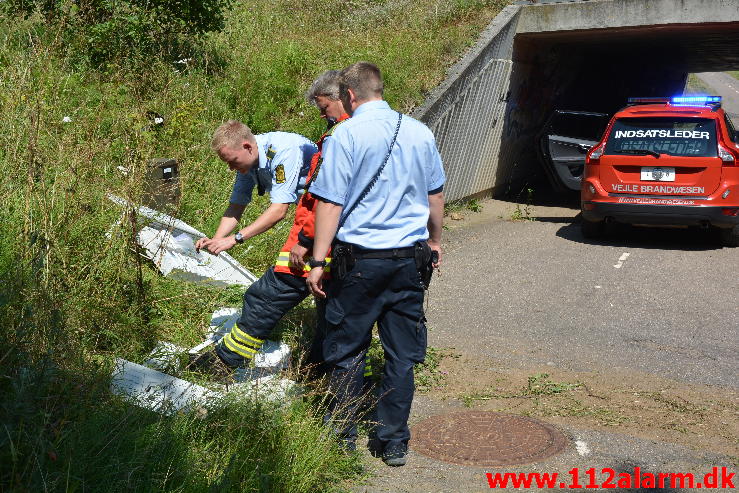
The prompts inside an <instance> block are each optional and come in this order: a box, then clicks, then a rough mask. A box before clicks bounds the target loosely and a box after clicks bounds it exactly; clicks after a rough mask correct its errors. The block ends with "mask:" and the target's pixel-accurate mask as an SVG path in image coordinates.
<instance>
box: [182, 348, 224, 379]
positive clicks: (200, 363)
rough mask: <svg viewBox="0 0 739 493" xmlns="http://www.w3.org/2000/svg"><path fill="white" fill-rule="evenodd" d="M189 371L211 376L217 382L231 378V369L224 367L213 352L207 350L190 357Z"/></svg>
mask: <svg viewBox="0 0 739 493" xmlns="http://www.w3.org/2000/svg"><path fill="white" fill-rule="evenodd" d="M187 368H188V369H189V370H194V371H197V372H200V373H205V374H207V375H212V376H214V377H216V378H217V379H219V380H222V379H228V378H230V377H232V376H233V368H231V367H230V366H228V365H226V364H225V363H224V362H223V361H222V360H221V358H220V357H219V356H218V353H216V352H215V350H208V351H205V352H203V353H199V354H192V355H190V363H189V364H188V365H187Z"/></svg>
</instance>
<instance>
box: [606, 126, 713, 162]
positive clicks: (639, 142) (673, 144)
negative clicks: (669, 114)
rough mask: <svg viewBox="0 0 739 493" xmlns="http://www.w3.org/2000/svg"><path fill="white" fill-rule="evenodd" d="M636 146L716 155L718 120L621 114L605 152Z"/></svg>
mask: <svg viewBox="0 0 739 493" xmlns="http://www.w3.org/2000/svg"><path fill="white" fill-rule="evenodd" d="M634 150H639V151H651V152H657V153H660V154H669V155H671V156H691V157H715V156H717V154H718V151H717V148H716V123H715V122H714V120H711V119H708V118H620V119H618V120H616V122H615V123H614V124H613V129H611V133H610V135H609V137H608V142H607V143H606V149H605V154H634V152H633V151H634Z"/></svg>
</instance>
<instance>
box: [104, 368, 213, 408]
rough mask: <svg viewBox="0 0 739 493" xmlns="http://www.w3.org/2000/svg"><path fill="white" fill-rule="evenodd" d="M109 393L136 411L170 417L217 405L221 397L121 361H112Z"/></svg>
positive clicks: (165, 375) (177, 379)
mask: <svg viewBox="0 0 739 493" xmlns="http://www.w3.org/2000/svg"><path fill="white" fill-rule="evenodd" d="M110 385H111V391H112V392H113V393H114V394H117V395H121V396H124V397H126V398H127V399H129V400H130V401H131V402H132V403H134V404H136V405H137V406H139V407H143V408H147V409H151V410H152V411H156V412H158V413H161V414H166V415H171V414H174V413H176V412H177V411H180V410H193V409H195V408H197V407H209V406H214V405H217V404H218V402H219V401H220V400H221V399H222V398H223V394H221V393H220V392H215V391H212V390H209V389H206V388H205V387H202V386H200V385H197V384H194V383H192V382H188V381H187V380H182V379H180V378H177V377H173V376H171V375H167V374H166V373H162V372H160V371H157V370H153V369H151V368H147V367H146V366H143V365H137V364H136V363H132V362H130V361H126V360H124V359H120V358H118V359H116V364H115V370H114V371H113V380H112V382H111V384H110Z"/></svg>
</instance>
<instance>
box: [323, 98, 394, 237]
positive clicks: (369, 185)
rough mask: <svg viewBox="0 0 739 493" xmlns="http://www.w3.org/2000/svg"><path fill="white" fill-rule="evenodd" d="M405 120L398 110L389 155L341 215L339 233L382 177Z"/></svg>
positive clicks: (337, 229)
mask: <svg viewBox="0 0 739 493" xmlns="http://www.w3.org/2000/svg"><path fill="white" fill-rule="evenodd" d="M402 120H403V114H402V113H400V112H398V125H397V126H396V127H395V135H393V140H392V142H390V148H389V149H388V150H387V155H386V156H385V160H384V161H383V162H382V164H381V165H380V167H379V168H378V169H377V173H375V176H374V177H372V179H371V180H370V181H369V183H367V186H366V187H364V190H362V193H360V194H359V197H358V198H357V201H356V202H354V203H353V204H352V206H351V207H350V208H348V209H346V213H344V214H343V215H342V216H341V219H340V220H339V226H338V227H337V228H336V232H337V233H338V232H339V230H340V229H341V227H342V226H343V225H344V223H345V222H346V218H348V217H349V214H351V213H352V211H354V209H355V208H356V207H357V206H358V205H359V203H360V202H362V201H363V200H364V199H365V198H366V197H367V194H369V192H370V190H372V187H374V186H375V183H377V180H378V179H379V178H380V175H381V174H382V170H383V169H385V165H386V164H387V161H388V159H390V154H391V153H392V152H393V147H395V141H396V140H397V139H398V132H399V131H400V122H401V121H402Z"/></svg>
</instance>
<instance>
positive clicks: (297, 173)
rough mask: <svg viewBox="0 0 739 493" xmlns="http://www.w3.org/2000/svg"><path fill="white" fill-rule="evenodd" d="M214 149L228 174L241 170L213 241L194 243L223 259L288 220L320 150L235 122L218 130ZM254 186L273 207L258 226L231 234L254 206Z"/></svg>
mask: <svg viewBox="0 0 739 493" xmlns="http://www.w3.org/2000/svg"><path fill="white" fill-rule="evenodd" d="M211 147H212V148H213V150H214V151H215V152H216V153H217V154H218V157H220V158H221V160H222V161H224V162H225V163H226V164H228V167H229V169H231V170H232V171H236V181H235V182H234V186H233V191H232V192H231V199H230V201H229V205H228V208H227V209H226V212H224V213H223V217H222V218H221V222H220V224H219V225H218V229H216V233H215V234H214V235H213V238H212V239H211V238H201V239H199V240H198V241H197V243H195V247H196V248H198V249H201V248H204V249H206V250H208V251H209V252H210V253H212V254H213V255H218V254H219V253H221V252H224V251H226V250H228V249H230V248H232V247H234V246H235V245H237V244H240V243H243V242H244V241H245V240H248V239H249V238H251V237H253V236H256V235H258V234H260V233H264V232H265V231H267V230H268V229H270V228H271V227H272V226H274V225H275V224H277V223H278V222H280V221H281V220H282V219H284V217H285V215H286V214H287V210H288V207H289V206H290V204H292V203H295V202H297V200H298V198H299V194H300V193H301V191H302V188H303V186H304V185H305V177H306V175H307V174H308V169H309V167H310V160H311V157H312V156H313V154H315V153H316V151H317V150H318V148H317V147H316V145H315V144H314V143H313V142H311V141H310V140H308V139H307V138H305V137H303V136H302V135H299V134H293V133H287V132H269V133H266V134H258V135H254V134H253V133H252V131H251V129H250V128H249V127H247V126H246V125H244V124H243V123H241V122H239V121H236V120H229V121H227V122H226V123H224V124H222V125H221V126H220V127H218V128H217V129H216V131H215V132H214V134H213V140H212V142H211ZM255 185H256V186H257V189H258V192H259V194H260V195H262V194H264V193H265V192H269V197H270V202H271V204H270V206H269V207H268V208H267V209H266V210H265V211H264V212H263V213H262V214H261V215H260V216H259V217H258V218H257V219H256V220H255V221H254V222H253V223H251V224H249V225H248V226H246V227H245V228H243V229H240V230H239V231H237V232H236V234H234V235H232V234H231V232H232V231H233V229H234V228H235V227H236V226H237V225H238V224H239V220H240V219H241V215H242V214H243V213H244V209H245V208H246V206H247V205H248V204H249V203H250V202H251V198H252V191H253V189H254V186H255Z"/></svg>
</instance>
